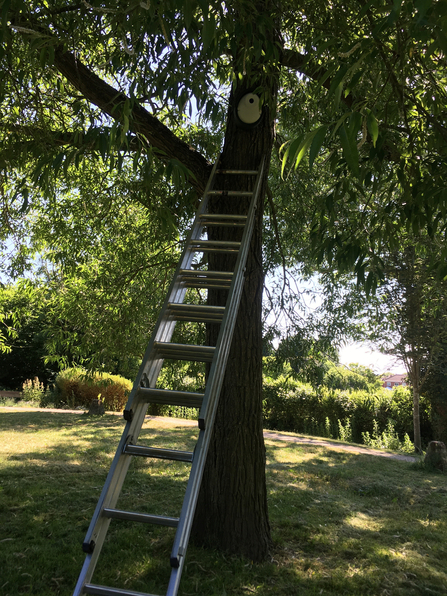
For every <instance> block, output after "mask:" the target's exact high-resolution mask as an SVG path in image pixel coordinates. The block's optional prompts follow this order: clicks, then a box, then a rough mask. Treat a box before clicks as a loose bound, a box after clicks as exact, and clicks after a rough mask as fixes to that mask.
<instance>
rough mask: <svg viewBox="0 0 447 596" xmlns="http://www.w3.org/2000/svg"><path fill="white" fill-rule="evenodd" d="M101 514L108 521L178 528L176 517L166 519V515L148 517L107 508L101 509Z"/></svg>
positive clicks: (146, 514)
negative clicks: (119, 520)
mask: <svg viewBox="0 0 447 596" xmlns="http://www.w3.org/2000/svg"><path fill="white" fill-rule="evenodd" d="M103 514H104V517H109V518H110V519H122V520H125V521H134V522H141V523H144V524H154V525H156V526H167V527H168V528H176V527H177V526H178V517H168V516H166V515H150V514H149V513H136V512H135V511H122V510H121V509H107V508H104V509H103Z"/></svg>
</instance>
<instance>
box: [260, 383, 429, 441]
mask: <svg viewBox="0 0 447 596" xmlns="http://www.w3.org/2000/svg"><path fill="white" fill-rule="evenodd" d="M263 392H264V393H263V407H264V424H265V426H266V427H267V428H270V429H272V430H273V429H274V430H285V431H290V432H297V433H303V434H316V435H318V436H323V437H332V438H340V439H345V440H350V441H353V442H355V443H362V442H363V437H364V433H369V435H370V436H372V435H373V433H375V432H376V433H378V435H380V436H381V435H382V433H384V432H388V431H389V424H390V423H392V425H393V432H394V433H395V435H396V436H397V437H398V438H399V440H400V441H401V442H402V441H404V440H405V435H406V434H407V435H408V436H409V437H410V439H411V438H412V437H413V403H412V396H411V391H410V390H409V389H408V388H404V387H399V388H398V389H395V390H393V391H387V390H381V389H380V390H377V391H375V392H373V393H370V392H368V391H337V390H334V389H328V388H327V387H319V388H318V389H312V387H311V386H310V385H304V384H302V383H299V382H298V381H294V380H293V379H291V378H286V377H278V378H277V379H271V378H265V379H264V385H263ZM420 414H421V432H422V436H423V437H424V439H425V441H428V440H430V437H431V427H430V409H429V404H428V402H427V400H424V399H421V408H420ZM387 429H388V431H387Z"/></svg>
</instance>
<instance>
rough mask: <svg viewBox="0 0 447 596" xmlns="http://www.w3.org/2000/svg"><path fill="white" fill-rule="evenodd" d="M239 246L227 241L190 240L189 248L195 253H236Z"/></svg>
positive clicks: (237, 243) (236, 243)
mask: <svg viewBox="0 0 447 596" xmlns="http://www.w3.org/2000/svg"><path fill="white" fill-rule="evenodd" d="M240 246H241V243H240V242H231V241H229V240H191V243H190V248H191V250H194V251H195V252H232V253H236V252H237V251H238V250H239V248H240Z"/></svg>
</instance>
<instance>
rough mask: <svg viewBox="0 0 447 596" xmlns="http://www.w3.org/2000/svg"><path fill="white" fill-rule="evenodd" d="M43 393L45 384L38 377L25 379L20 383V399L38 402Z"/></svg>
mask: <svg viewBox="0 0 447 596" xmlns="http://www.w3.org/2000/svg"><path fill="white" fill-rule="evenodd" d="M44 395H45V385H44V384H43V383H41V382H40V381H39V378H38V377H34V379H27V380H26V381H25V382H24V383H23V385H22V399H23V400H24V401H29V402H37V403H38V404H40V403H41V402H42V401H43V398H44Z"/></svg>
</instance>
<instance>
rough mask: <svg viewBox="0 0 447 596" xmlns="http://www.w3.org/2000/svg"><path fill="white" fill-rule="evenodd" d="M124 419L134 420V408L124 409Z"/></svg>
mask: <svg viewBox="0 0 447 596" xmlns="http://www.w3.org/2000/svg"><path fill="white" fill-rule="evenodd" d="M123 416H124V420H127V422H132V420H133V410H124V411H123Z"/></svg>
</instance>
